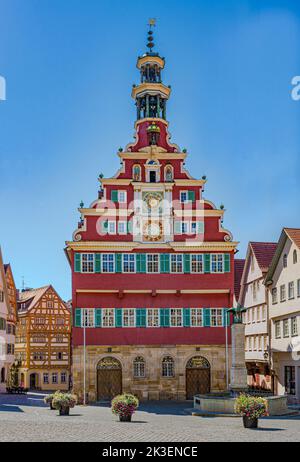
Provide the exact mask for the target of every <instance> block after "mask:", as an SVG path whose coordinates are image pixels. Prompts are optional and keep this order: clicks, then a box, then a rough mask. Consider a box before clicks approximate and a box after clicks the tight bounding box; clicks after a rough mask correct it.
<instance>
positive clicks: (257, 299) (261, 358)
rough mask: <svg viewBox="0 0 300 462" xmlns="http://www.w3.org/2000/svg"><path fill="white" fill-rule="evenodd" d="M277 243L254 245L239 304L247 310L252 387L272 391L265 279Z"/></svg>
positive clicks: (249, 365)
mask: <svg viewBox="0 0 300 462" xmlns="http://www.w3.org/2000/svg"><path fill="white" fill-rule="evenodd" d="M276 247H277V244H275V243H273V242H250V243H249V245H248V250H247V255H246V260H245V263H244V266H243V273H242V277H241V285H240V292H239V298H238V303H239V304H240V305H241V306H242V307H243V308H246V312H244V314H243V319H244V323H245V360H246V367H247V371H248V385H249V386H252V387H255V388H258V389H265V390H266V389H271V388H272V381H271V371H270V345H269V329H268V304H267V295H266V292H267V290H266V287H265V286H264V279H265V275H266V273H267V271H268V268H269V265H270V263H271V260H272V258H273V255H274V253H275V250H276Z"/></svg>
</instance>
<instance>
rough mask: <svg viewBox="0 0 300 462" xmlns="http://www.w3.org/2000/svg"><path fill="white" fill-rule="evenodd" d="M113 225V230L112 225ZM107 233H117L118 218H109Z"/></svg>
mask: <svg viewBox="0 0 300 462" xmlns="http://www.w3.org/2000/svg"><path fill="white" fill-rule="evenodd" d="M111 226H112V230H111V229H110V227H111ZM107 234H110V235H115V234H117V233H116V220H107Z"/></svg>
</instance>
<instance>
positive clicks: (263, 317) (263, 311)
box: [261, 305, 266, 321]
mask: <svg viewBox="0 0 300 462" xmlns="http://www.w3.org/2000/svg"><path fill="white" fill-rule="evenodd" d="M261 320H262V321H265V320H266V306H265V305H263V306H262V307H261Z"/></svg>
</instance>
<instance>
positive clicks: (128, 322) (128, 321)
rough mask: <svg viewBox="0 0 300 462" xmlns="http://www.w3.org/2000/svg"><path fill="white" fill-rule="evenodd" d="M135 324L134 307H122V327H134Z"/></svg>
mask: <svg viewBox="0 0 300 462" xmlns="http://www.w3.org/2000/svg"><path fill="white" fill-rule="evenodd" d="M134 326H135V309H134V308H124V309H123V327H134Z"/></svg>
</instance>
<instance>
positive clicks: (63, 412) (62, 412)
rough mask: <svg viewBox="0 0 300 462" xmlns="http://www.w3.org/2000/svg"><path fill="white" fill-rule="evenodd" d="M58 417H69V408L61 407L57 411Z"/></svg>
mask: <svg viewBox="0 0 300 462" xmlns="http://www.w3.org/2000/svg"><path fill="white" fill-rule="evenodd" d="M59 415H70V408H69V407H61V408H60V410H59Z"/></svg>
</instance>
